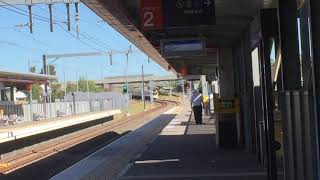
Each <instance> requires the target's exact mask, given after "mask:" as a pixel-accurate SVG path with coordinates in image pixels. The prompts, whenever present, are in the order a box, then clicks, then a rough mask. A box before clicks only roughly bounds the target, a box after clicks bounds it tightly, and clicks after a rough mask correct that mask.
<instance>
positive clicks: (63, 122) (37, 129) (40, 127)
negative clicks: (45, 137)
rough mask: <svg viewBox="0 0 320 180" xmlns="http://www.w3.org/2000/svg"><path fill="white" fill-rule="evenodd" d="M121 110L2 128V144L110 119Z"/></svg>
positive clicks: (0, 132) (0, 139) (0, 138)
mask: <svg viewBox="0 0 320 180" xmlns="http://www.w3.org/2000/svg"><path fill="white" fill-rule="evenodd" d="M120 113H121V111H120V110H110V111H101V112H94V113H84V114H78V115H74V116H65V117H58V118H50V119H45V120H41V121H33V122H27V123H23V124H17V125H14V126H7V127H1V128H0V143H3V142H8V141H12V140H15V139H20V138H24V137H28V136H32V135H36V134H40V133H45V132H49V131H53V130H57V129H61V128H65V127H70V126H73V125H76V124H81V123H85V122H89V121H94V120H97V119H101V118H106V117H110V116H113V115H116V114H120Z"/></svg>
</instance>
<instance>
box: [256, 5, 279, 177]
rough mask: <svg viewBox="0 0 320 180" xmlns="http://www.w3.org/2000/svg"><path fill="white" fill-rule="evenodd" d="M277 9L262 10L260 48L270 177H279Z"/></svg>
mask: <svg viewBox="0 0 320 180" xmlns="http://www.w3.org/2000/svg"><path fill="white" fill-rule="evenodd" d="M276 15H277V14H276V11H275V9H269V10H263V11H261V29H262V30H261V31H262V43H261V46H260V50H261V52H262V55H261V62H260V68H261V72H262V77H261V80H262V93H263V97H264V98H263V106H264V108H263V109H264V121H265V132H266V138H265V139H266V154H267V169H268V179H269V180H276V179H277V163H276V152H275V151H276V150H275V148H274V145H275V138H274V119H273V111H274V97H273V83H272V80H271V62H270V56H271V48H272V40H275V39H276V37H277V29H278V27H277V23H276V22H277V16H276Z"/></svg>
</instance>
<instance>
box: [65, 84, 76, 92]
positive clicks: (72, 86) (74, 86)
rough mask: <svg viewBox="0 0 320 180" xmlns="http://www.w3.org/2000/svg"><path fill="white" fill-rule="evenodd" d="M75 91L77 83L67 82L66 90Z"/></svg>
mask: <svg viewBox="0 0 320 180" xmlns="http://www.w3.org/2000/svg"><path fill="white" fill-rule="evenodd" d="M76 91H77V85H76V84H73V83H68V84H67V92H76Z"/></svg>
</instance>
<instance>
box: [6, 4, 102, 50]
mask: <svg viewBox="0 0 320 180" xmlns="http://www.w3.org/2000/svg"><path fill="white" fill-rule="evenodd" d="M0 1H2V0H0ZM0 8H4V9H6V10H8V11H11V12H14V13H17V14H20V15H23V16H26V17H29V15H27V14H24V13H22V12H19V11H16V10H14V9H10V8H7V7H4V6H0ZM35 19H37V20H40V21H44V22H47V23H50V21H49V20H45V19H38V18H35ZM54 24H56V25H58V26H59V27H60V28H62V29H63V30H65V31H66V32H67V33H68V34H70V35H71V36H72V37H74V38H75V39H77V40H79V41H80V42H81V43H82V44H84V45H86V46H88V47H90V48H92V49H94V50H98V51H101V49H98V48H95V47H92V46H91V45H89V44H88V43H86V42H84V41H82V40H80V39H79V38H77V37H76V36H74V35H73V34H71V33H70V32H69V31H68V30H66V29H64V27H63V26H62V25H61V23H58V22H56V21H54ZM85 38H86V39H87V40H90V38H88V37H85ZM90 41H91V40H90Z"/></svg>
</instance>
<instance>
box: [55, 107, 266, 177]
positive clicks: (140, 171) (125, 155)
mask: <svg viewBox="0 0 320 180" xmlns="http://www.w3.org/2000/svg"><path fill="white" fill-rule="evenodd" d="M190 115H191V110H190V106H188V105H186V106H182V107H179V110H171V111H170V112H166V113H164V114H162V115H160V116H159V117H155V119H154V120H152V121H150V122H149V123H148V124H146V125H144V126H142V127H141V128H139V129H137V130H135V131H133V132H131V133H129V134H128V135H126V136H125V137H123V138H120V139H119V140H117V141H115V142H113V143H112V144H110V145H108V146H106V147H104V148H103V149H101V150H100V151H98V152H96V153H94V154H92V155H91V156H89V157H87V158H85V159H84V160H82V161H80V162H79V163H77V164H75V165H74V166H72V167H70V168H68V169H66V170H65V171H63V172H61V173H59V174H57V175H56V176H54V177H52V178H51V180H64V179H66V180H67V179H68V180H75V179H82V180H87V179H88V180H89V179H90V180H100V179H121V180H140V179H148V180H149V179H160V180H171V179H173V180H176V179H181V180H198V179H199V180H200V179H201V180H202V179H203V180H207V179H208V180H209V179H210V180H211V179H213V180H266V179H267V177H266V176H267V175H266V170H265V169H264V168H263V167H262V166H261V165H259V164H258V162H257V161H256V159H255V157H254V156H252V155H249V154H248V153H247V152H244V151H241V150H238V149H233V150H230V149H229V150H227V149H218V148H216V142H215V124H214V123H215V122H214V120H213V119H209V117H204V124H202V125H196V124H195V122H194V118H193V117H192V116H190Z"/></svg>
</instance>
